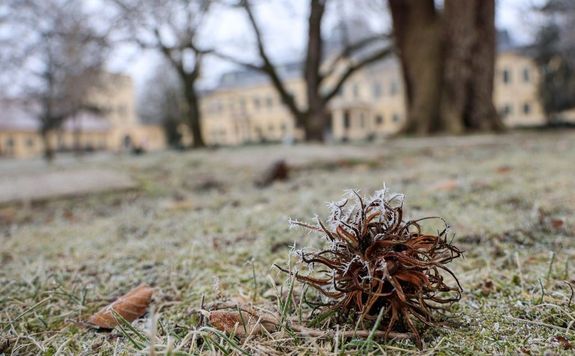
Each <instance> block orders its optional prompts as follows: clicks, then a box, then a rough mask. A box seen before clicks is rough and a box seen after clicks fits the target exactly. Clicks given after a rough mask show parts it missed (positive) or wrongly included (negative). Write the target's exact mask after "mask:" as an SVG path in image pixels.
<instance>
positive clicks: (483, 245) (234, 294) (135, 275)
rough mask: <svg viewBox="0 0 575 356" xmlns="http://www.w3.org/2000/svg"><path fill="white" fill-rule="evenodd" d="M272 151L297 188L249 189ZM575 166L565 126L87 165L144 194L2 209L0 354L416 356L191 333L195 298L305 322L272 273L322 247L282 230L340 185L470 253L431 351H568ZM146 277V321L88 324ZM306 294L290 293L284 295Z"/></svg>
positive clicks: (284, 282)
mask: <svg viewBox="0 0 575 356" xmlns="http://www.w3.org/2000/svg"><path fill="white" fill-rule="evenodd" d="M277 157H284V158H286V159H287V161H288V164H291V165H292V166H294V168H293V170H292V172H291V177H290V179H289V180H288V181H287V182H285V183H276V184H274V185H272V186H271V187H269V188H266V189H258V188H255V187H254V185H253V179H254V177H255V176H256V175H257V174H258V172H259V171H260V170H261V169H262V167H263V166H264V165H265V164H266V162H269V161H270V160H272V159H273V158H277ZM573 162H575V132H562V133H560V132H556V133H541V134H535V133H521V134H509V135H503V136H475V137H464V138H459V139H450V138H433V139H401V140H394V141H391V142H386V143H378V144H369V145H368V144H366V145H353V146H352V145H348V146H334V147H319V146H296V147H288V148H286V147H279V146H266V147H245V148H240V149H238V148H233V149H220V150H217V151H204V152H187V153H175V152H172V153H168V152H167V153H161V154H151V155H148V156H145V157H136V158H126V157H125V158H122V159H112V160H98V161H92V162H91V161H89V160H87V161H84V162H80V163H78V164H77V165H78V166H79V167H82V166H89V167H92V168H93V167H109V168H115V169H118V170H122V171H126V172H128V173H130V174H131V175H132V176H133V177H134V178H135V179H136V180H137V181H138V182H139V184H140V189H139V190H138V191H136V192H126V193H114V194H101V195H97V196H89V197H78V198H73V199H65V200H57V201H51V202H44V203H41V204H32V205H24V206H8V207H0V224H1V225H0V242H1V244H0V328H1V329H0V354H2V352H4V353H6V354H54V353H58V352H59V353H62V354H93V353H101V354H110V355H111V354H133V353H134V352H136V351H138V350H140V349H141V351H140V352H143V353H149V352H150V348H154V349H155V350H156V352H157V353H163V352H168V351H171V352H173V353H176V351H177V352H180V353H191V354H194V353H202V352H204V353H207V352H220V353H247V354H253V353H260V354H289V353H293V354H296V353H309V354H330V353H342V354H348V353H355V352H362V353H369V352H373V353H381V352H388V353H395V352H405V353H415V352H419V351H418V350H417V349H416V348H415V346H414V345H413V343H412V342H411V341H408V340H404V341H388V342H382V341H381V340H377V339H374V340H373V341H366V340H362V339H343V338H340V337H331V338H327V339H326V338H323V339H322V338H317V337H305V336H301V335H299V336H297V335H296V336H297V337H295V338H294V334H293V333H292V332H291V331H290V330H289V328H285V327H284V328H282V329H281V330H279V331H278V332H275V333H272V334H269V335H259V336H255V337H252V338H249V339H247V340H245V339H243V340H240V339H234V338H230V337H227V336H225V335H223V334H220V333H218V332H217V331H214V330H212V329H210V328H206V327H204V328H202V327H201V326H199V317H198V313H197V310H198V309H200V307H201V301H202V298H203V299H204V303H205V304H206V305H207V304H209V303H211V302H215V301H222V300H229V299H233V300H235V301H238V300H243V301H251V302H253V303H254V304H255V305H257V306H262V307H265V308H268V309H272V310H275V311H280V312H282V311H284V312H285V313H286V314H289V315H290V316H297V317H299V315H301V317H302V319H304V321H305V318H306V315H307V313H309V312H310V309H309V308H307V307H305V306H303V307H301V306H300V305H299V304H298V305H296V306H295V307H294V306H293V305H291V306H290V305H288V306H287V307H286V308H282V307H283V306H285V302H286V301H287V300H288V295H289V293H288V291H290V290H292V289H291V286H290V280H289V279H288V278H286V276H285V275H283V274H281V273H279V272H278V271H277V270H276V269H274V268H273V267H272V265H273V263H278V264H284V265H285V264H286V263H287V259H288V255H289V251H290V248H291V246H292V245H293V244H294V242H295V243H296V245H297V246H298V247H302V246H317V245H318V244H320V243H323V241H322V240H321V239H320V238H319V237H318V236H316V235H309V234H306V233H305V232H304V231H301V230H297V229H296V230H290V229H289V226H288V218H290V217H291V218H293V219H298V220H304V221H306V220H311V218H312V217H313V216H314V214H318V215H319V216H320V217H326V215H327V214H328V212H329V208H328V207H327V206H326V204H325V203H326V202H328V201H332V200H338V199H339V198H340V197H341V195H342V194H343V191H344V189H347V188H357V189H360V190H361V191H362V192H363V193H365V194H368V193H370V192H372V191H374V190H375V189H379V188H380V187H381V185H382V183H383V182H384V181H385V182H386V184H387V186H388V187H389V188H390V189H391V190H392V191H397V192H402V193H405V194H406V206H405V211H406V212H407V214H408V217H407V218H416V217H423V216H428V215H440V216H442V217H444V218H445V219H446V220H447V221H448V222H449V223H450V224H451V226H452V230H453V232H454V233H455V240H454V241H455V243H456V244H457V245H458V246H459V247H460V248H462V249H463V250H465V251H466V252H465V258H464V259H462V260H459V261H456V262H455V263H454V264H453V265H452V266H451V267H452V268H453V269H454V270H455V271H456V272H457V274H458V276H459V278H460V282H461V284H462V286H463V288H464V293H463V298H462V300H461V302H460V303H459V304H457V305H455V306H453V307H452V310H451V317H450V318H449V319H447V320H445V323H446V325H447V327H446V328H443V329H435V330H431V329H429V330H427V331H425V332H424V333H423V338H424V341H425V350H424V351H425V352H428V353H442V354H458V355H460V354H478V353H486V354H492V353H499V354H502V353H521V352H525V353H528V352H531V353H532V354H541V353H543V352H544V351H546V350H550V351H552V352H554V353H565V354H569V353H570V352H573V350H566V349H565V346H568V345H566V343H565V341H567V342H570V343H572V344H574V345H575V297H574V296H573V292H572V287H575V266H574V265H575V262H573V261H575V220H574V215H573V214H574V213H575V168H574V167H573ZM0 164H1V163H0ZM559 221H564V223H563V224H561V223H560V222H559ZM559 225H561V226H559ZM292 260H295V259H292ZM292 262H293V261H292ZM141 282H147V283H149V284H151V285H152V286H154V287H156V289H157V292H156V294H155V296H154V302H153V306H152V309H153V312H152V313H149V314H147V315H146V316H145V317H144V318H142V319H141V320H139V321H137V322H135V323H134V327H135V329H134V330H130V329H127V328H123V329H118V330H114V331H113V332H111V333H103V332H96V331H94V330H91V329H87V328H85V327H84V326H83V324H82V321H83V320H85V319H86V318H87V317H88V316H89V315H90V314H91V313H93V312H95V311H96V310H98V309H99V308H100V307H101V306H102V305H104V304H107V303H108V302H110V301H111V300H113V299H114V298H116V297H117V296H119V295H121V294H123V293H125V292H126V291H128V290H129V289H131V288H132V287H134V286H136V285H138V284H139V283H141ZM570 285H571V287H570ZM301 291H302V289H301V286H300V285H298V284H295V285H294V286H293V290H292V294H294V295H298V293H301ZM152 320H153V322H152ZM152 328H153V329H154V330H155V331H154V332H151V329H152ZM152 335H153V336H152Z"/></svg>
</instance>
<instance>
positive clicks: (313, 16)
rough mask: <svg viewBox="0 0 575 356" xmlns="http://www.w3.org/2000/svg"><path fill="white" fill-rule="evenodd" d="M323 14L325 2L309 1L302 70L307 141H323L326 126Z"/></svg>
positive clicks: (318, 0) (322, 0) (320, 0)
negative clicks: (322, 85)
mask: <svg viewBox="0 0 575 356" xmlns="http://www.w3.org/2000/svg"><path fill="white" fill-rule="evenodd" d="M324 12H325V0H311V3H310V15H309V19H308V41H307V54H306V61H305V70H304V77H305V84H306V94H307V95H306V98H307V108H308V113H307V120H305V122H304V130H305V138H306V140H307V141H320V142H322V141H324V130H325V127H326V124H327V123H326V117H327V114H326V107H325V104H324V101H323V98H322V95H321V91H320V86H321V80H322V78H321V75H320V66H321V63H322V59H323V56H322V54H323V53H322V52H323V39H322V35H321V25H322V19H323V14H324Z"/></svg>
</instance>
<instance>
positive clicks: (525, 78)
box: [523, 68, 531, 83]
mask: <svg viewBox="0 0 575 356" xmlns="http://www.w3.org/2000/svg"><path fill="white" fill-rule="evenodd" d="M529 75H530V73H529V68H523V81H524V82H525V83H529V81H530V79H531V78H530V77H529Z"/></svg>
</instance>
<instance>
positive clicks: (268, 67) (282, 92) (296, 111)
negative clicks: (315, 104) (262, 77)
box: [241, 0, 305, 126]
mask: <svg viewBox="0 0 575 356" xmlns="http://www.w3.org/2000/svg"><path fill="white" fill-rule="evenodd" d="M241 4H242V6H243V8H244V10H245V11H246V14H247V15H248V19H249V22H250V25H251V27H252V29H253V31H254V35H255V36H256V41H257V46H258V53H259V56H260V58H261V60H262V62H263V64H262V65H261V66H255V67H254V66H247V67H248V68H252V69H256V70H259V71H260V72H262V73H264V74H266V75H267V76H268V77H269V79H270V81H271V82H272V85H273V86H274V88H275V89H276V91H277V92H278V94H279V96H280V99H281V100H282V102H283V103H284V104H285V105H286V106H287V107H288V110H289V111H290V113H291V114H292V115H293V116H294V118H295V119H296V123H297V125H298V126H301V125H302V124H303V122H302V120H303V117H304V116H305V112H304V111H303V110H300V108H299V107H298V105H297V103H296V101H295V98H294V96H293V95H292V94H291V93H290V92H289V90H287V88H286V87H285V85H284V83H283V81H282V79H281V77H280V76H279V74H278V72H277V70H276V67H275V66H274V65H273V63H272V61H271V60H270V58H269V56H268V54H267V51H266V49H265V45H264V41H263V37H262V33H261V31H260V27H259V25H258V23H257V21H256V19H255V16H254V14H253V12H252V8H251V5H250V3H249V1H248V0H242V2H241Z"/></svg>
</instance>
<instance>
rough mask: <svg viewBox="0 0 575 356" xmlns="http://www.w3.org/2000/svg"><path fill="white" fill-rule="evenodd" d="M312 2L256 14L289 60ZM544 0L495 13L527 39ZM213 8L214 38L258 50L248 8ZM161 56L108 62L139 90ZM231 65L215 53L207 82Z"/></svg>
mask: <svg viewBox="0 0 575 356" xmlns="http://www.w3.org/2000/svg"><path fill="white" fill-rule="evenodd" d="M364 1H367V3H368V6H369V9H368V10H363V11H371V12H372V15H373V16H372V17H374V18H375V19H379V18H384V19H385V20H384V21H381V22H380V23H371V25H372V27H379V30H384V29H385V27H386V26H389V23H388V19H387V16H388V15H387V13H386V11H385V8H381V7H380V6H375V5H374V6H373V7H371V6H370V5H371V4H370V3H369V1H372V3H373V4H376V3H377V4H379V3H382V2H381V0H364ZM307 2H308V0H291V1H290V0H276V1H268V2H265V3H264V4H263V5H260V6H258V7H257V9H256V11H257V17H258V19H259V21H260V24H261V26H262V28H264V32H265V40H266V43H267V44H268V45H269V48H270V51H271V52H272V53H273V56H274V58H275V59H276V61H278V62H281V61H290V60H293V59H294V58H298V57H300V56H301V55H302V52H303V48H304V46H303V41H304V39H305V30H306V29H305V20H306V10H307V9H306V4H307ZM541 2H542V0H498V7H497V18H496V21H497V26H498V28H499V29H507V30H508V31H509V32H510V34H511V36H512V38H513V39H514V40H515V41H516V42H517V43H519V44H524V43H528V42H529V41H531V39H532V38H533V34H534V31H535V28H536V26H533V25H534V23H533V22H534V21H535V20H536V19H535V18H534V17H533V15H532V13H531V12H530V11H529V9H530V7H532V6H534V5H535V4H540V3H541ZM343 3H344V4H345V5H344V6H352V7H351V8H347V9H343V10H342V9H340V10H341V11H357V10H356V9H355V6H354V5H355V3H356V2H355V1H346V2H343ZM348 4H349V5H348ZM214 12H215V13H217V16H213V17H212V18H211V19H210V21H208V30H207V31H208V32H209V42H210V43H209V44H210V45H217V46H218V47H220V48H225V49H228V50H229V51H230V52H235V51H238V50H239V51H242V52H244V53H253V52H251V51H250V49H253V48H254V47H253V41H252V39H251V36H250V31H249V27H248V26H247V23H246V22H245V18H244V14H243V12H241V11H230V10H225V9H218V11H214ZM380 14H381V15H380ZM372 22H373V20H372ZM327 25H328V26H326V28H330V27H331V26H333V23H329V19H328V24H327ZM207 37H208V36H207ZM158 58H159V57H158V56H157V54H155V53H154V52H151V51H146V52H142V51H140V50H138V49H136V48H132V47H129V46H125V47H122V48H121V49H119V50H118V51H116V52H115V53H114V55H113V58H112V59H111V60H110V62H109V68H110V70H112V71H116V72H124V73H127V74H130V75H132V77H133V78H134V80H135V82H136V87H137V90H138V93H140V92H141V91H142V90H143V89H144V86H145V84H146V81H147V80H148V79H149V77H150V76H151V73H152V71H153V70H154V68H155V67H157V65H158ZM231 68H233V66H231V65H230V64H227V63H223V62H221V61H218V60H214V59H212V60H209V61H208V62H207V63H206V65H205V73H204V75H203V76H204V79H205V82H206V83H208V85H209V83H213V82H214V81H215V80H217V78H218V77H219V75H220V74H221V73H223V72H225V71H227V70H230V69H231Z"/></svg>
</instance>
